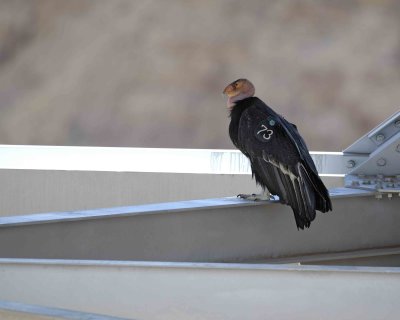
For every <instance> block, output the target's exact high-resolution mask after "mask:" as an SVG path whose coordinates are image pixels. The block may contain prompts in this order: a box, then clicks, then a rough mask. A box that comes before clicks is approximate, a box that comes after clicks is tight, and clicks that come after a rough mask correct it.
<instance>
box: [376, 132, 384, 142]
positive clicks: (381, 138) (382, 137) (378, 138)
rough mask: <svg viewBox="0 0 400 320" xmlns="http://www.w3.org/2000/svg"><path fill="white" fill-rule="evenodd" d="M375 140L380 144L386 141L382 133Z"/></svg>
mask: <svg viewBox="0 0 400 320" xmlns="http://www.w3.org/2000/svg"><path fill="white" fill-rule="evenodd" d="M375 140H376V141H378V142H382V141H383V140H385V135H384V134H382V133H379V134H377V135H376V136H375Z"/></svg>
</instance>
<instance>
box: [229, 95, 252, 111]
mask: <svg viewBox="0 0 400 320" xmlns="http://www.w3.org/2000/svg"><path fill="white" fill-rule="evenodd" d="M252 96H253V94H249V93H240V94H238V95H237V96H234V97H229V98H228V102H227V106H228V109H229V110H232V108H233V107H234V106H235V105H236V102H238V101H241V100H244V99H247V98H250V97H252Z"/></svg>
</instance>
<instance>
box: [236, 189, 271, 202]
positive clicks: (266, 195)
mask: <svg viewBox="0 0 400 320" xmlns="http://www.w3.org/2000/svg"><path fill="white" fill-rule="evenodd" d="M237 197H238V198H240V199H245V200H252V201H270V200H274V199H275V198H274V196H273V195H272V194H271V193H270V192H269V191H268V190H267V189H264V190H263V192H261V193H260V194H255V193H253V194H243V193H241V194H238V195H237Z"/></svg>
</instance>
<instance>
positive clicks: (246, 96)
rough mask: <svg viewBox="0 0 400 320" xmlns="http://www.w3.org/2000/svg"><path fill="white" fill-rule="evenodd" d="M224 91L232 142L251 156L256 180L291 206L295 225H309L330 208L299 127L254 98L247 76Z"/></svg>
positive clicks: (282, 201)
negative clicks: (229, 118) (317, 214)
mask: <svg viewBox="0 0 400 320" xmlns="http://www.w3.org/2000/svg"><path fill="white" fill-rule="evenodd" d="M224 93H225V94H227V95H228V96H229V100H228V105H229V107H230V116H231V122H230V125H229V135H230V138H231V139H232V142H233V143H234V145H235V146H236V147H237V148H238V149H239V150H240V151H242V152H243V153H244V154H245V155H246V156H247V157H248V158H249V160H250V163H251V170H252V172H253V177H254V178H255V180H256V182H257V183H258V184H259V185H260V186H261V187H262V188H263V189H267V190H268V191H269V192H271V193H272V194H274V195H278V196H279V199H280V202H281V203H283V204H287V205H289V206H291V207H292V209H293V212H294V216H295V219H296V225H297V228H300V229H304V227H307V228H308V227H309V226H310V223H311V221H313V220H314V219H315V211H316V210H319V211H322V212H326V211H329V210H332V204H331V200H330V198H329V193H328V191H327V189H326V187H325V185H324V184H323V182H322V181H321V179H320V178H319V176H318V172H317V169H316V167H315V165H314V162H313V160H312V158H311V156H310V154H309V151H308V149H307V146H306V144H305V142H304V140H303V138H302V137H301V136H300V134H299V132H298V131H297V127H296V126H295V125H294V124H292V123H290V122H288V121H287V120H285V119H284V118H283V117H282V116H280V115H279V114H277V113H276V112H275V111H274V110H272V109H271V108H270V107H268V106H267V105H266V104H265V103H264V102H263V101H261V100H260V99H258V98H257V97H253V96H252V95H253V94H254V86H253V85H252V84H251V83H250V82H249V81H248V80H246V79H239V80H237V81H235V82H233V83H232V84H230V85H229V86H228V87H227V88H226V89H225V90H224Z"/></svg>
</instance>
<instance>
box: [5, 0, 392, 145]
mask: <svg viewBox="0 0 400 320" xmlns="http://www.w3.org/2000/svg"><path fill="white" fill-rule="evenodd" d="M239 77H247V78H249V79H251V80H252V81H253V82H254V84H255V85H256V93H257V95H258V96H259V97H260V98H262V99H263V100H264V101H266V102H267V103H268V104H270V105H271V106H272V107H274V108H275V109H276V110H277V111H278V112H280V113H281V114H282V115H284V116H285V117H286V118H287V119H289V120H290V121H292V122H294V123H296V124H297V125H298V127H299V130H300V132H301V133H302V135H303V136H304V137H305V139H306V141H307V142H308V145H309V147H310V149H312V150H330V151H338V150H342V149H343V148H345V147H346V146H347V145H348V144H350V143H351V142H352V141H354V140H355V139H356V138H358V137H359V136H360V135H362V134H363V133H365V132H366V131H367V130H369V129H371V128H372V127H373V126H374V125H376V124H377V123H378V122H380V121H382V120H384V119H385V118H386V117H388V116H390V115H391V114H392V113H393V112H395V111H397V110H398V109H399V105H400V1H395V0H392V1H390V0H386V1H384V0H381V1H378V0H375V1H373V0H369V1H353V0H349V1H345V0H343V1H331V0H324V1H304V0H303V1H296V0H280V1H278V0H275V1H264V0H254V1H239V0H236V1H235V0H232V1H230V0H216V1H215V0H202V1H194V0H192V1H190V0H170V1H161V0H158V1H133V0H112V1H110V0H108V1H107V0H104V1H102V0H96V1H94V0H86V1H85V0H0V112H1V117H0V143H1V144H51V145H97V146H99V145H101V146H127V147H186V148H233V145H232V144H231V142H230V140H229V137H228V133H227V126H228V122H229V119H228V117H227V115H228V112H227V110H226V106H225V98H224V97H222V95H221V91H222V89H223V88H224V87H225V85H226V84H227V83H229V82H231V81H233V80H235V79H236V78H239Z"/></svg>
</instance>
